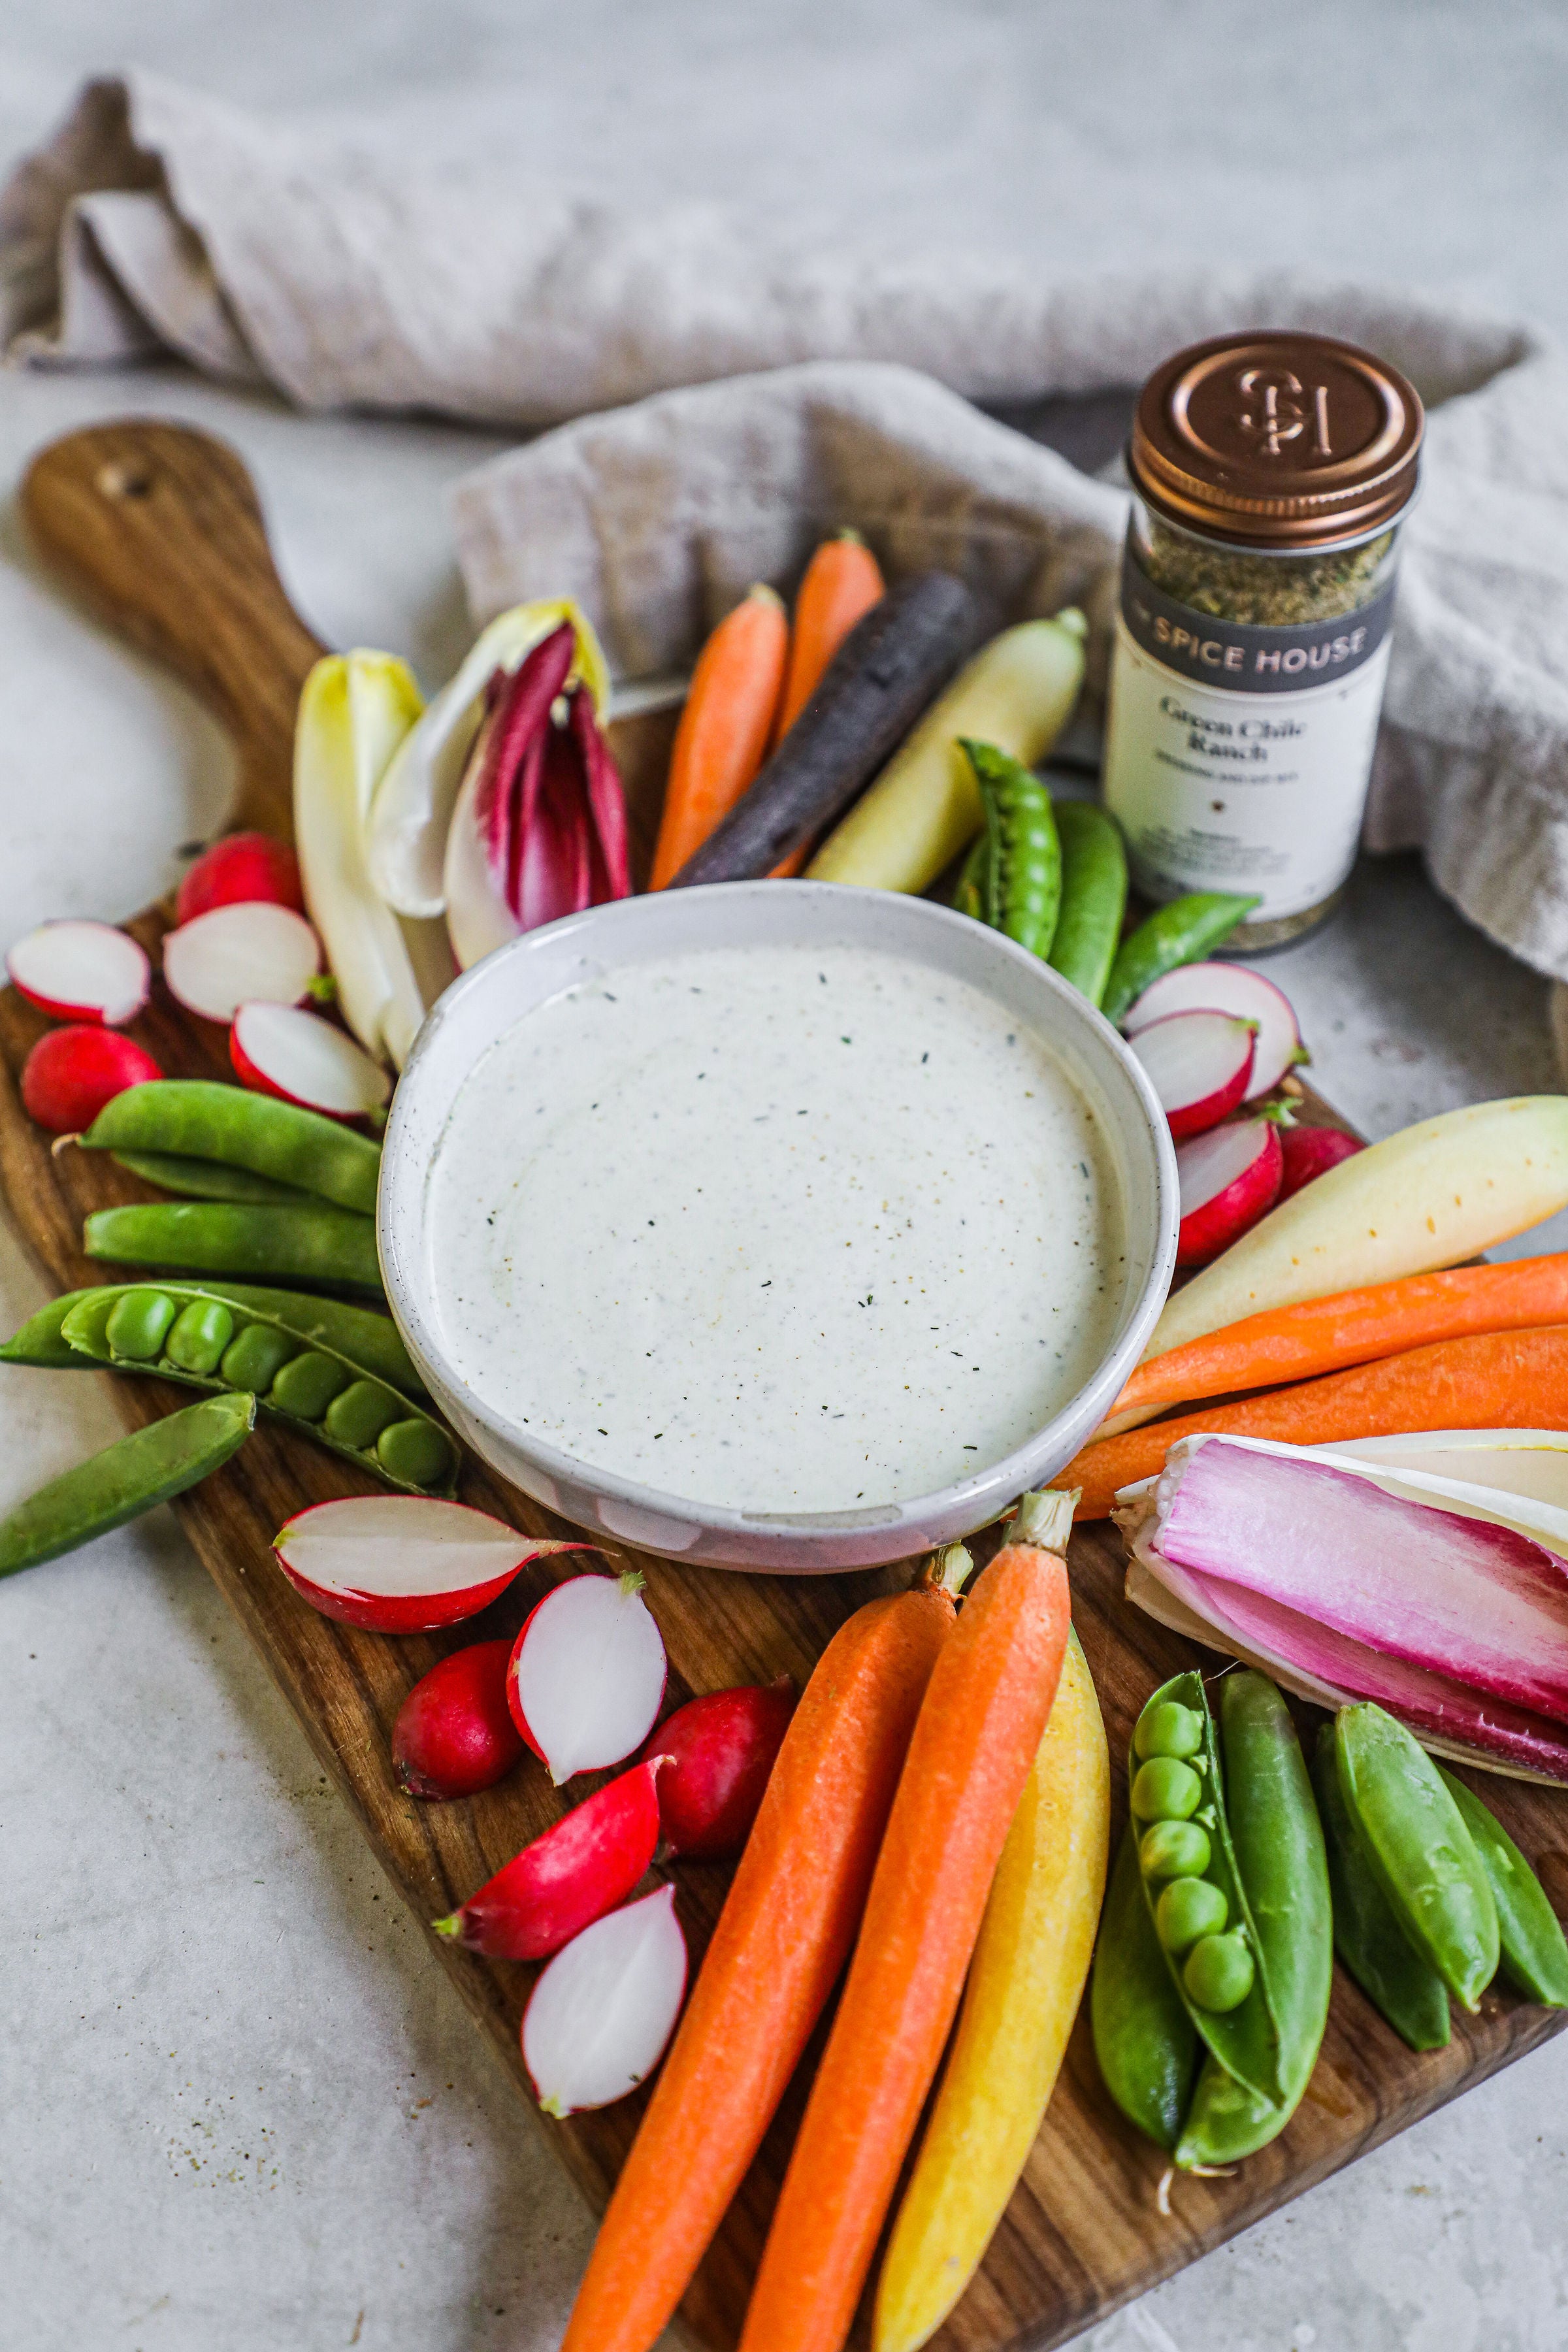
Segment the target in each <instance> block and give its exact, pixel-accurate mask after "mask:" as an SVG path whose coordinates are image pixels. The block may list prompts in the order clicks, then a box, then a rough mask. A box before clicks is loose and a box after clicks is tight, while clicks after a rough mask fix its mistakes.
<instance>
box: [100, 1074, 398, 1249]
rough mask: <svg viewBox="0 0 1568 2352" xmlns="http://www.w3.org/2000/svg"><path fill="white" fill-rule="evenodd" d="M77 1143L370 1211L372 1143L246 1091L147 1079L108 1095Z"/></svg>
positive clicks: (377, 1152) (375, 1168)
mask: <svg viewBox="0 0 1568 2352" xmlns="http://www.w3.org/2000/svg"><path fill="white" fill-rule="evenodd" d="M78 1140H79V1142H80V1143H81V1144H82V1145H83V1146H84V1147H85V1148H86V1149H87V1150H89V1151H112V1152H116V1153H119V1152H124V1151H129V1152H149V1151H152V1152H164V1153H170V1152H172V1153H174V1155H175V1156H176V1157H177V1158H182V1159H191V1160H216V1161H218V1162H220V1163H221V1164H222V1165H223V1166H225V1167H227V1168H243V1169H247V1170H248V1171H250V1173H251V1174H252V1175H255V1176H265V1177H267V1178H268V1179H269V1180H270V1181H272V1182H273V1183H275V1184H286V1185H288V1186H289V1187H290V1189H291V1190H294V1191H296V1192H308V1193H310V1196H311V1197H312V1199H315V1200H320V1201H331V1202H335V1203H336V1205H337V1206H338V1207H339V1208H340V1209H353V1210H354V1211H355V1212H356V1213H358V1214H359V1215H360V1216H362V1217H373V1216H374V1214H375V1188H376V1180H377V1178H378V1177H379V1175H380V1172H381V1147H380V1145H379V1144H376V1143H372V1142H371V1141H370V1139H369V1138H368V1137H366V1136H363V1135H356V1134H355V1133H354V1132H353V1129H350V1128H346V1127H344V1126H343V1125H342V1122H341V1121H340V1120H338V1119H335V1118H322V1117H321V1114H320V1112H319V1111H313V1110H300V1108H298V1107H297V1106H296V1105H295V1104H293V1103H286V1102H280V1101H279V1100H278V1098H277V1097H276V1096H273V1095H262V1094H253V1093H252V1092H251V1091H250V1089H249V1088H248V1087H227V1086H220V1085H218V1084H216V1082H214V1081H213V1080H210V1079H206V1078H150V1079H148V1080H147V1082H146V1084H145V1085H143V1086H139V1087H126V1089H125V1091H124V1093H123V1094H118V1095H116V1096H115V1097H114V1099H113V1101H112V1102H110V1103H108V1104H106V1105H105V1107H104V1108H103V1109H102V1110H100V1112H99V1114H98V1117H97V1118H95V1119H94V1120H93V1122H92V1125H91V1126H90V1127H89V1129H88V1130H87V1132H86V1134H85V1135H82V1136H80V1137H79V1139H78Z"/></svg>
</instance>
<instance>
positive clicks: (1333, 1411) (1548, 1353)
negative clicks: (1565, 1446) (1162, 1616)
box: [1056, 1324, 1568, 1519]
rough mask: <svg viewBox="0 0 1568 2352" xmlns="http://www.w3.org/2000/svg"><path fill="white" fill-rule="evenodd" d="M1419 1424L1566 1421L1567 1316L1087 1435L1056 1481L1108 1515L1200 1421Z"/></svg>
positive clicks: (1085, 1507) (1277, 1434) (1315, 1431)
mask: <svg viewBox="0 0 1568 2352" xmlns="http://www.w3.org/2000/svg"><path fill="white" fill-rule="evenodd" d="M1420 1429H1568V1324H1556V1325H1554V1326H1551V1327H1549V1328H1546V1329H1543V1330H1535V1331H1482V1332H1476V1333H1472V1334H1471V1335H1470V1336H1468V1338H1465V1339H1440V1340H1438V1341H1437V1342H1436V1344H1435V1345H1434V1346H1432V1347H1429V1348H1412V1349H1409V1351H1408V1352H1407V1353H1406V1354H1405V1355H1402V1356H1385V1357H1384V1359H1383V1360H1382V1361H1381V1362H1380V1363H1375V1364H1363V1365H1360V1366H1359V1367H1358V1368H1357V1369H1356V1370H1354V1371H1348V1372H1331V1373H1330V1375H1329V1377H1328V1378H1327V1379H1326V1380H1321V1381H1299V1382H1298V1383H1297V1385H1296V1386H1295V1387H1294V1388H1288V1389H1274V1390H1272V1391H1270V1392H1269V1394H1268V1395H1267V1396H1258V1397H1246V1398H1244V1399H1243V1400H1242V1401H1241V1402H1240V1403H1238V1404H1218V1405H1210V1406H1208V1407H1207V1408H1206V1409H1205V1410H1204V1411H1202V1412H1184V1413H1179V1414H1177V1416H1176V1417H1175V1418H1174V1420H1172V1421H1155V1422H1151V1423H1149V1424H1148V1425H1147V1427H1145V1428H1143V1429H1129V1430H1125V1431H1123V1433H1122V1434H1121V1436H1120V1437H1102V1438H1099V1439H1097V1440H1096V1441H1095V1443H1094V1444H1092V1445H1086V1446H1085V1447H1084V1449H1083V1451H1082V1453H1081V1454H1079V1455H1078V1456H1077V1457H1076V1458H1075V1459H1074V1460H1073V1461H1071V1462H1069V1463H1068V1466H1067V1468H1066V1469H1065V1470H1064V1471H1063V1472H1062V1474H1061V1476H1060V1477H1059V1478H1058V1480H1057V1482H1056V1483H1057V1484H1058V1486H1079V1487H1081V1488H1082V1499H1081V1501H1080V1502H1079V1518H1080V1519H1103V1518H1105V1517H1108V1516H1109V1514H1110V1505H1111V1501H1112V1498H1113V1497H1114V1496H1115V1494H1116V1491H1117V1489H1118V1488H1119V1487H1121V1486H1131V1484H1132V1482H1133V1481H1134V1479H1137V1478H1151V1477H1152V1476H1153V1475H1154V1473H1155V1472H1156V1471H1157V1470H1162V1469H1163V1467H1164V1464H1165V1450H1166V1448H1167V1447H1168V1446H1172V1445H1174V1444H1175V1443H1176V1440H1177V1439H1178V1438H1179V1437H1195V1436H1196V1435H1197V1434H1198V1433H1199V1431H1200V1430H1210V1431H1222V1430H1223V1431H1229V1432H1231V1433H1233V1434H1235V1435H1237V1436H1240V1437H1274V1438H1279V1439H1281V1440H1282V1441H1283V1442H1284V1443H1285V1444H1288V1445H1332V1444H1336V1443H1342V1442H1343V1441H1344V1440H1345V1439H1347V1438H1351V1437H1398V1436H1402V1435H1403V1434H1404V1433H1405V1432H1406V1431H1414V1430H1420Z"/></svg>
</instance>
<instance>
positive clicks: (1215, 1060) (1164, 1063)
mask: <svg viewBox="0 0 1568 2352" xmlns="http://www.w3.org/2000/svg"><path fill="white" fill-rule="evenodd" d="M1253 1039H1254V1031H1253V1027H1252V1024H1251V1023H1250V1022H1249V1021H1239V1020H1237V1018H1236V1017H1235V1016H1234V1015H1233V1014H1231V1013H1171V1014H1169V1015H1167V1017H1166V1018H1165V1019H1164V1020H1163V1021H1153V1022H1151V1023H1150V1024H1149V1026H1148V1028H1147V1029H1143V1030H1141V1031H1140V1032H1139V1034H1138V1035H1137V1036H1135V1037H1133V1038H1132V1039H1131V1041H1130V1042H1131V1047H1132V1051H1133V1053H1134V1054H1135V1055H1136V1056H1137V1058H1138V1059H1139V1061H1141V1062H1142V1065H1143V1067H1144V1068H1145V1070H1146V1071H1147V1072H1148V1074H1149V1080H1150V1083H1151V1085H1152V1087H1153V1089H1154V1092H1155V1093H1156V1094H1157V1095H1158V1096H1159V1097H1160V1107H1161V1108H1162V1109H1163V1112H1164V1114H1165V1117H1166V1118H1168V1119H1169V1121H1170V1123H1171V1133H1172V1134H1173V1136H1176V1137H1177V1138H1180V1137H1182V1136H1185V1135H1201V1134H1202V1133H1203V1131H1204V1129H1205V1128H1210V1127H1217V1126H1218V1125H1219V1122H1220V1120H1221V1119H1222V1118H1225V1117H1226V1115H1227V1113H1229V1112H1230V1111H1233V1110H1234V1109H1235V1108H1236V1107H1237V1104H1238V1103H1239V1102H1241V1101H1242V1100H1243V1099H1244V1097H1245V1096H1246V1094H1247V1084H1248V1080H1249V1078H1250V1076H1251V1073H1252V1057H1253Z"/></svg>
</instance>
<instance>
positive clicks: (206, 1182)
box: [110, 1151, 321, 1208]
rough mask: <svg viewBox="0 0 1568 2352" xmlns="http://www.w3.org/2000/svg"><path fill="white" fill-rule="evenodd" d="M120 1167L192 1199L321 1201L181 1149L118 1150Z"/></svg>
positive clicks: (114, 1155) (114, 1156) (289, 1186)
mask: <svg viewBox="0 0 1568 2352" xmlns="http://www.w3.org/2000/svg"><path fill="white" fill-rule="evenodd" d="M110 1158H111V1159H112V1160H113V1161H114V1164H115V1166H116V1167H117V1168H123V1169H126V1170H127V1171H129V1172H130V1173H131V1174H132V1176H140V1177H141V1179H142V1182H143V1183H144V1184H161V1185H162V1186H163V1190H164V1192H184V1193H186V1194H188V1195H189V1197H190V1198H191V1199H192V1200H193V1201H256V1202H267V1201H270V1202H292V1203H293V1204H294V1206H295V1207H296V1208H298V1207H299V1206H300V1203H301V1202H306V1201H314V1200H319V1199H320V1197H321V1195H320V1194H319V1193H316V1192H300V1189H299V1188H298V1186H296V1185H293V1184H276V1183H274V1182H273V1181H272V1179H271V1177H270V1176H257V1175H253V1174H252V1172H251V1171H250V1170H249V1169H248V1168H226V1167H225V1166H224V1164H223V1162H222V1160H193V1159H190V1158H189V1157H188V1156H187V1155H185V1154H184V1153H183V1152H178V1151H116V1152H112V1153H110Z"/></svg>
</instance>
